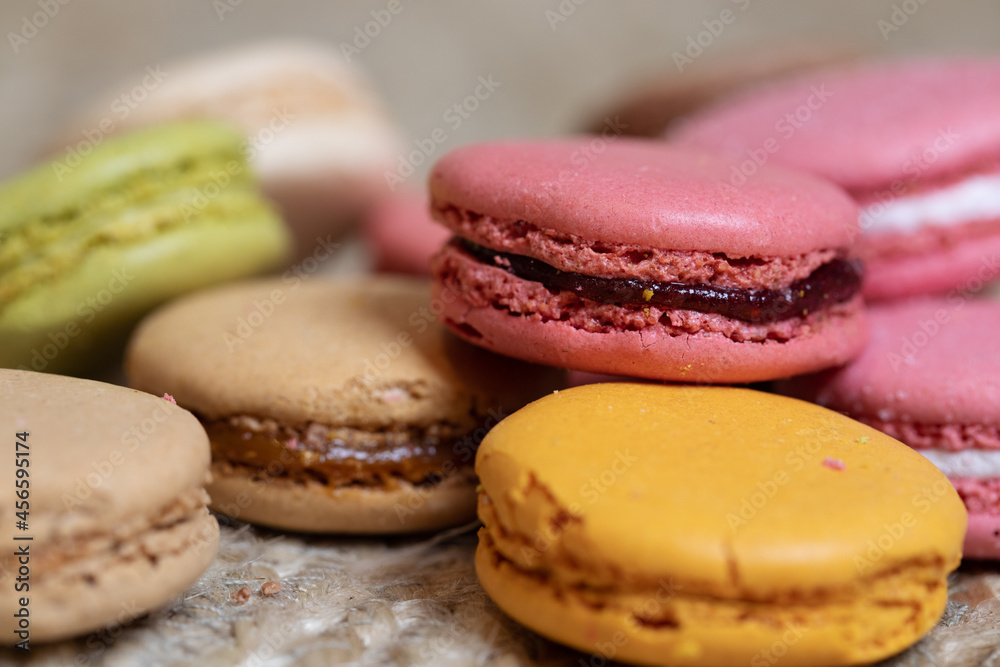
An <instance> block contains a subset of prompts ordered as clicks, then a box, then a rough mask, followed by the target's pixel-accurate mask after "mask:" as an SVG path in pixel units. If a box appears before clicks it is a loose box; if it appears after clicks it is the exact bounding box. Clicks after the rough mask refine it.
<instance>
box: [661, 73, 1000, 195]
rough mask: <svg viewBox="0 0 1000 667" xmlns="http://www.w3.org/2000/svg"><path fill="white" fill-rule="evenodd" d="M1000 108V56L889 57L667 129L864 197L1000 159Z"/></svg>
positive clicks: (785, 86) (794, 83)
mask: <svg viewBox="0 0 1000 667" xmlns="http://www.w3.org/2000/svg"><path fill="white" fill-rule="evenodd" d="M998 110H1000V59H973V58H956V59H940V60H909V61H899V62H883V63H879V64H876V65H858V66H853V67H847V68H838V69H829V70H825V71H820V72H816V73H811V74H809V75H807V76H803V77H797V78H795V79H792V80H788V81H784V82H781V83H776V84H773V85H770V86H766V87H763V88H759V89H756V90H753V91H749V92H747V93H745V94H742V95H739V96H737V97H736V98H733V99H730V100H727V101H725V102H723V103H721V104H719V105H717V106H715V107H714V108H712V109H709V110H707V111H704V112H702V113H700V114H698V115H696V116H695V117H693V118H692V119H691V120H690V121H688V122H687V123H685V124H683V125H681V126H679V127H677V128H676V129H674V130H672V131H671V132H670V133H669V134H668V136H669V138H670V139H671V141H672V143H674V144H675V145H678V146H683V147H688V148H695V149H701V150H711V151H713V152H715V153H718V154H720V155H722V156H725V157H727V158H728V159H730V160H733V161H737V162H740V163H743V162H745V161H747V160H750V161H751V162H754V163H760V162H763V163H766V164H768V165H770V164H780V165H785V166H790V167H797V168H800V169H803V170H805V171H807V172H809V173H812V174H818V175H820V176H825V177H826V178H829V179H830V180H832V181H833V182H835V183H837V184H839V185H841V186H842V187H844V188H846V189H848V190H849V191H851V192H852V193H853V194H855V195H862V194H864V193H865V192H868V191H872V190H877V189H880V188H883V187H887V186H889V185H890V184H891V183H893V182H894V181H897V180H902V181H906V182H911V181H919V182H922V181H936V180H939V179H944V178H948V177H950V176H952V175H955V174H957V173H961V172H966V171H968V170H970V169H974V168H976V167H979V166H981V165H986V164H989V163H995V161H996V159H997V158H998V157H1000V112H998ZM754 169H756V166H754V167H753V168H751V167H750V165H749V164H748V165H747V169H746V171H747V172H752V171H753V170H754ZM755 178H756V176H753V177H752V178H751V179H750V181H752V180H754V179H755Z"/></svg>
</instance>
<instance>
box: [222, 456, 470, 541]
mask: <svg viewBox="0 0 1000 667" xmlns="http://www.w3.org/2000/svg"><path fill="white" fill-rule="evenodd" d="M212 476H213V479H212V481H211V482H210V483H209V484H208V486H207V490H208V493H209V496H211V498H212V502H211V503H210V504H209V507H210V508H211V509H212V510H214V511H216V512H220V513H222V514H225V515H227V516H230V517H233V518H236V519H239V520H241V521H249V522H251V523H255V524H259V525H262V526H268V527H271V528H276V529H278V530H291V531H299V532H305V533H342V534H352V535H388V534H400V533H417V532H424V531H430V530H441V529H444V528H448V527H451V526H458V525H462V524H465V523H469V522H471V521H474V520H475V518H476V511H475V506H476V491H475V489H476V485H475V476H474V474H473V473H472V470H471V468H467V469H465V470H464V471H463V470H462V469H459V470H458V471H457V472H455V473H454V474H453V475H452V476H450V477H445V478H444V479H442V480H441V481H440V482H438V483H437V484H433V485H414V484H410V483H408V482H406V481H405V480H399V481H398V482H397V487H398V488H395V489H385V488H374V489H372V488H363V487H358V486H353V487H352V486H346V487H338V488H331V487H328V486H325V485H323V484H320V483H318V482H306V483H301V482H298V481H295V480H290V479H282V478H279V477H269V476H267V475H261V474H257V475H252V474H248V473H247V472H245V471H243V472H241V471H240V470H238V469H234V468H233V466H230V465H228V464H226V463H216V464H214V465H213V467H212Z"/></svg>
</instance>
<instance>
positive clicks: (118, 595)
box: [0, 369, 219, 649]
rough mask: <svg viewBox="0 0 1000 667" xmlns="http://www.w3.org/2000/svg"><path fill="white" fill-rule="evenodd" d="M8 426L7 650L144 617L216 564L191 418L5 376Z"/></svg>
mask: <svg viewBox="0 0 1000 667" xmlns="http://www.w3.org/2000/svg"><path fill="white" fill-rule="evenodd" d="M0 429H3V431H2V432H3V434H4V438H5V439H6V440H7V452H6V454H5V456H4V459H5V462H4V465H3V473H4V478H5V479H6V480H7V485H8V486H6V487H5V494H6V495H7V498H8V499H7V500H6V501H5V502H4V504H3V508H2V511H0V541H2V543H3V551H2V553H0V618H2V620H0V645H20V646H21V647H22V648H28V649H30V648H31V646H32V645H33V644H34V643H40V642H49V641H55V640H59V639H64V638H68V637H73V636H77V635H83V634H86V633H88V632H92V631H96V630H99V629H101V628H103V627H106V626H108V625H109V624H117V626H120V625H123V624H126V623H127V622H130V621H133V620H136V619H137V618H139V617H141V616H143V615H144V614H146V613H147V612H149V611H151V610H153V609H156V608H157V607H161V606H163V605H164V604H166V603H168V602H169V601H170V600H171V599H173V598H175V597H176V596H177V595H179V594H181V593H182V592H183V591H184V590H185V589H186V588H187V587H188V586H190V585H191V584H192V583H193V582H194V581H195V580H196V579H198V577H200V576H201V574H202V573H203V572H204V571H205V570H206V569H207V568H208V565H209V563H210V562H211V561H212V559H213V558H214V557H215V554H216V552H217V551H218V547H219V525H218V523H217V522H216V520H215V517H213V516H212V515H211V514H209V512H208V510H207V509H206V506H205V505H206V502H207V501H208V496H207V495H206V493H205V488H204V487H205V482H206V480H207V477H208V464H209V446H208V438H207V437H206V435H205V431H204V429H203V428H202V427H201V425H200V424H199V423H198V420H197V419H195V418H194V416H193V415H191V414H190V413H189V412H187V411H186V410H182V409H181V408H178V407H177V406H176V405H174V404H173V403H171V402H170V401H168V400H164V399H163V398H160V397H157V396H151V395H149V394H144V393H142V392H138V391H134V390H132V389H126V388H124V387H119V386H115V385H109V384H104V383H101V382H92V381H90V380H80V379H76V378H67V377H62V376H58V375H50V374H43V373H34V372H30V371H20V370H9V369H0ZM15 484H16V488H15ZM15 496H16V498H15Z"/></svg>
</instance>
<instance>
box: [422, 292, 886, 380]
mask: <svg viewBox="0 0 1000 667" xmlns="http://www.w3.org/2000/svg"><path fill="white" fill-rule="evenodd" d="M435 299H436V300H437V302H438V303H440V304H442V312H441V315H439V317H440V318H441V320H442V321H443V322H444V323H445V324H446V325H447V326H448V327H449V328H450V329H451V330H452V331H454V332H455V333H456V334H458V335H459V336H460V337H462V338H464V339H465V340H467V341H469V342H470V343H474V344H476V345H479V346H480V347H485V348H486V349H488V350H492V351H493V352H497V353H500V354H505V355H508V356H511V357H516V358H518V359H524V360H526V361H533V362H535V363H540V364H548V365H551V366H560V367H563V368H571V369H575V370H580V371H587V372H591V373H600V374H614V375H626V376H631V377H637V378H649V379H654V380H671V381H675V382H706V383H733V382H741V383H742V382H756V381H760V380H772V379H775V378H782V377H790V376H793V375H798V374H801V373H806V372H810V371H812V370H815V369H817V368H827V367H830V366H836V365H839V364H843V363H845V362H847V361H848V360H850V359H851V358H852V357H854V356H855V355H856V354H857V352H858V350H859V349H860V348H861V346H863V345H864V342H865V340H866V337H867V325H866V321H865V318H864V317H863V314H862V313H861V311H860V306H859V307H858V312H857V314H856V315H855V316H853V317H846V318H842V319H838V320H837V321H835V322H831V323H830V325H829V326H827V327H825V328H823V329H821V330H819V331H815V332H813V333H812V334H810V335H808V336H802V337H798V338H793V339H792V340H789V341H786V342H777V341H764V342H760V343H740V342H735V341H733V340H730V339H729V338H726V337H724V336H719V335H681V336H677V335H670V334H668V333H667V332H666V331H659V330H655V329H653V330H646V331H628V330H621V331H612V332H607V333H590V332H587V331H584V330H582V329H577V328H574V327H572V326H570V325H568V324H566V323H564V322H559V321H547V322H546V321H537V320H535V319H533V318H528V317H514V316H511V315H510V314H509V313H507V312H506V311H505V310H498V309H497V308H493V307H489V306H486V307H474V306H470V305H469V303H467V302H466V301H464V300H462V299H460V298H456V296H455V294H454V292H450V291H446V288H442V286H441V284H440V283H435Z"/></svg>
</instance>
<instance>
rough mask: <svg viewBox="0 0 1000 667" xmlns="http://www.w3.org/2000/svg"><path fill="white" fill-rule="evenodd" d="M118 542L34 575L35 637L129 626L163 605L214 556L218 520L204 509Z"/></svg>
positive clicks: (46, 638)
mask: <svg viewBox="0 0 1000 667" xmlns="http://www.w3.org/2000/svg"><path fill="white" fill-rule="evenodd" d="M114 544H115V545H114V547H113V548H112V549H109V550H107V551H106V552H102V553H98V554H95V555H93V556H91V557H89V558H88V559H86V560H85V561H84V562H82V563H81V562H75V563H73V565H74V567H72V568H66V570H65V571H56V572H54V573H51V575H50V576H48V577H46V578H42V579H40V580H39V581H37V583H36V580H37V579H39V577H33V579H32V582H31V593H32V597H31V609H32V612H31V613H32V619H31V639H32V641H36V642H43V641H44V642H50V641H57V640H60V639H67V638H69V637H74V636H78V635H81V634H84V633H87V632H92V631H95V630H98V629H101V628H104V627H107V626H109V624H114V623H118V624H120V625H126V624H128V623H130V622H132V621H134V620H136V619H138V618H140V617H141V616H142V615H144V614H146V613H147V612H149V611H151V610H153V609H156V608H158V607H161V606H163V605H164V604H165V603H167V602H169V601H170V600H171V599H172V598H174V597H175V596H176V595H177V593H178V592H179V591H184V590H187V589H188V588H189V587H190V586H191V585H192V584H193V583H194V582H195V581H197V580H198V579H199V578H200V577H201V575H202V573H203V572H205V570H207V569H208V567H209V565H210V564H211V562H212V561H213V560H214V559H215V556H216V554H217V553H218V550H219V523H218V521H216V519H215V517H214V516H212V515H211V514H209V513H208V511H207V510H205V509H201V510H200V511H199V512H197V513H196V514H195V515H194V516H190V517H187V518H186V519H184V520H181V521H178V522H177V523H175V524H174V525H172V526H169V527H165V528H154V529H153V530H150V531H148V533H147V534H146V535H144V536H141V537H140V540H138V541H137V542H136V543H135V544H132V543H129V544H125V545H122V544H117V543H114ZM78 548H79V547H78ZM39 555H40V554H39ZM70 558H72V556H70ZM81 572H86V573H87V574H86V575H83V574H81ZM4 611H6V610H4ZM12 613H13V612H12V611H11V612H10V614H5V616H7V617H8V618H9V617H10V616H11V615H12Z"/></svg>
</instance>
